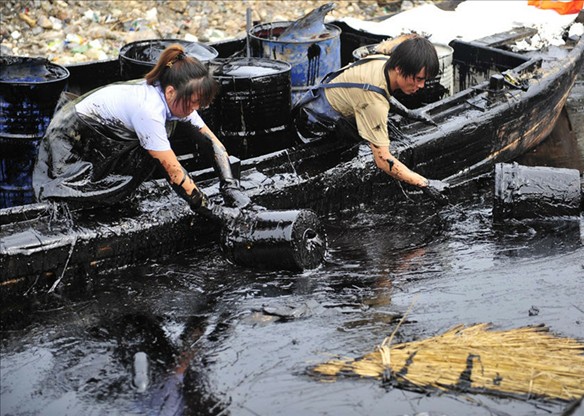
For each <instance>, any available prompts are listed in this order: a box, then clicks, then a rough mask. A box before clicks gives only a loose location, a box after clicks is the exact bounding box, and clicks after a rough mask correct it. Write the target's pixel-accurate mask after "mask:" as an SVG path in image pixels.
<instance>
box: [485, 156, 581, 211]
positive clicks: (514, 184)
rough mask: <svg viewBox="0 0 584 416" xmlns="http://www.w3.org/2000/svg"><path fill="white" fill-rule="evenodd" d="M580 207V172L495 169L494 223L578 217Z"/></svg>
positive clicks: (513, 165)
mask: <svg viewBox="0 0 584 416" xmlns="http://www.w3.org/2000/svg"><path fill="white" fill-rule="evenodd" d="M581 204H582V179H581V178H580V172H579V171H578V170H577V169H566V168H551V167H546V166H522V165H519V164H517V163H498V164H497V165H495V193H494V204H493V218H494V219H495V220H504V219H519V220H521V219H530V218H533V219H536V218H551V217H571V216H579V215H580V212H581V209H582V207H581Z"/></svg>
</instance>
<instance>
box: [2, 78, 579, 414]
mask: <svg viewBox="0 0 584 416" xmlns="http://www.w3.org/2000/svg"><path fill="white" fill-rule="evenodd" d="M579 87H581V86H579ZM577 91H578V90H577ZM579 91H580V92H582V91H581V89H580V90H579ZM574 97H575V98H574ZM583 97H584V94H581V95H578V94H576V95H574V94H573V97H572V98H571V100H572V101H571V102H570V106H569V110H570V111H569V112H570V119H568V118H567V117H563V118H562V120H563V121H562V120H560V123H559V127H558V128H557V129H556V131H554V134H552V136H551V137H550V138H549V140H548V141H546V143H545V144H544V145H542V146H541V147H540V148H538V149H537V151H535V152H532V153H530V154H529V155H526V156H525V157H524V158H522V160H521V163H524V164H533V165H549V166H564V167H572V168H578V169H580V170H581V171H583V170H584V162H583V160H584V121H583V120H582V113H583V111H582V109H583V108H584V98H583ZM564 116H565V115H564ZM569 121H571V123H572V128H573V131H570V130H569V127H570V125H569ZM562 122H563V123H564V124H563V125H560V124H561V123H562ZM413 197H415V195H414V196H413ZM492 197H493V196H492V180H491V179H489V178H484V179H483V180H481V181H477V182H476V183H473V184H472V185H470V186H469V187H468V189H465V190H464V192H463V195H459V197H458V198H456V200H455V201H454V204H452V205H450V206H447V207H443V208H435V207H433V206H431V205H425V204H423V203H419V202H417V203H412V204H409V205H407V206H404V207H397V208H396V209H392V210H389V209H387V205H385V204H379V205H376V206H363V207H361V208H360V209H359V210H358V211H357V212H352V213H341V214H338V215H337V216H336V217H330V218H328V219H327V221H326V224H327V231H328V237H329V247H330V250H329V253H328V256H327V261H326V264H324V265H323V266H321V267H320V268H318V269H317V270H313V271H308V272H305V273H302V274H289V273H276V272H258V271H253V270H245V269H242V268H239V267H236V266H232V265H230V264H227V263H226V262H225V260H224V259H223V257H222V256H221V254H220V253H219V252H218V248H217V246H216V245H209V246H208V247H204V248H202V249H200V250H197V251H196V252H195V251H193V252H187V253H183V254H180V255H177V256H176V257H170V258H165V259H158V260H157V261H156V262H154V261H152V262H150V263H148V264H144V265H140V266H139V267H132V268H127V269H124V270H120V271H117V272H115V273H111V274H109V275H107V276H103V277H101V278H99V279H94V280H92V281H91V282H88V284H87V286H86V287H85V288H84V290H76V291H73V292H72V293H68V291H63V293H61V294H60V295H58V296H57V295H51V296H48V295H46V296H45V295H43V296H39V297H38V298H36V299H32V300H30V301H28V302H25V303H20V304H17V305H3V306H2V359H1V367H0V370H1V386H0V389H1V401H0V404H1V413H2V415H80V414H84V415H117V414H119V415H133V414H136V415H138V414H147V415H155V414H163V415H174V414H177V415H179V414H185V415H208V414H213V415H214V414H217V415H219V414H222V415H244V416H247V415H422V414H423V415H493V414H497V415H550V414H561V413H562V411H563V409H565V408H566V406H567V403H558V402H545V401H542V400H536V399H528V398H509V397H495V396H490V395H486V394H470V393H467V392H458V393H455V392H448V393H444V392H437V391H432V390H427V391H417V392H416V391H409V390H405V389H401V388H397V387H383V386H382V384H381V382H380V381H378V380H369V379H356V378H345V379H343V378H340V379H338V380H337V381H335V382H328V383H325V382H322V381H318V380H316V379H314V378H312V377H311V376H309V375H308V374H307V372H306V369H307V367H308V366H310V365H313V364H317V363H321V362H324V361H327V360H328V359H330V358H332V357H336V356H345V357H358V356H361V355H363V354H364V353H366V352H369V351H370V350H372V349H373V348H374V347H375V345H378V344H379V343H381V342H382V340H383V339H384V338H385V337H387V336H388V335H390V334H391V333H392V332H393V331H394V330H395V328H396V326H397V325H398V322H399V321H400V319H401V317H403V316H404V315H406V318H405V320H404V322H403V323H402V324H401V325H400V326H399V329H398V331H397V333H396V337H395V339H394V342H396V343H397V342H404V341H410V340H416V339H423V338H428V337H432V336H434V335H438V334H439V333H442V332H443V331H445V330H447V329H449V328H451V327H452V326H454V325H457V324H474V323H479V322H491V323H493V325H494V326H495V328H498V329H512V328H517V327H521V326H525V325H537V324H545V325H547V326H549V327H550V329H551V330H552V331H553V333H555V334H557V335H559V336H565V337H576V338H580V339H584V300H583V299H584V245H583V241H584V231H583V230H584V221H583V219H582V216H581V217H580V218H574V219H565V220H562V221H559V220H554V221H551V220H549V221H537V222H535V221H531V222H515V223H513V222H510V223H507V224H503V225H500V224H495V223H493V220H492V216H491V207H492ZM417 201H420V199H419V198H418V199H417ZM138 352H142V353H145V354H146V355H147V356H148V363H149V366H148V368H145V367H140V368H138V371H146V374H147V377H146V379H145V380H146V386H145V391H143V392H140V391H139V389H137V388H136V387H135V386H133V378H134V373H135V372H136V369H135V365H134V357H135V355H136V353H138ZM142 383H144V379H143V380H142ZM142 387H144V384H142Z"/></svg>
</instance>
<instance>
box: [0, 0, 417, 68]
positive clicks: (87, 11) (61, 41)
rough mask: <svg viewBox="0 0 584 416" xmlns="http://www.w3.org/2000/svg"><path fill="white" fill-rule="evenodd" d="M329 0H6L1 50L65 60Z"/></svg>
mask: <svg viewBox="0 0 584 416" xmlns="http://www.w3.org/2000/svg"><path fill="white" fill-rule="evenodd" d="M326 3H327V2H326V1H292V0H290V1H278V0H276V1H260V0H242V1H196V2H192V1H179V0H175V1H168V2H160V1H79V0H78V1H67V0H55V1H50V2H49V1H42V0H32V1H10V0H9V1H4V2H2V4H1V5H0V16H1V19H2V20H1V22H0V23H1V24H0V39H1V43H0V54H1V55H18V56H34V57H36V56H42V57H45V58H48V59H49V60H50V61H52V62H54V63H57V64H61V65H69V64H75V63H81V62H91V61H99V60H107V59H115V58H117V56H118V53H119V49H120V48H121V47H122V46H123V45H125V44H127V43H130V42H134V41H138V40H144V39H160V38H164V39H183V40H188V41H195V42H204V43H207V42H215V41H219V40H222V39H225V38H230V37H235V36H239V35H242V36H243V35H245V27H246V9H247V8H248V7H250V8H251V9H252V12H253V13H252V20H253V23H254V24H259V23H267V22H272V21H290V20H296V19H298V18H299V17H300V16H302V15H304V14H305V13H307V12H308V11H310V10H312V9H314V8H315V7H316V6H317V5H319V4H326ZM414 3H421V2H411V1H401V0H355V1H337V2H335V4H336V8H335V10H334V11H333V12H331V13H330V15H329V16H328V18H329V19H330V20H334V19H339V18H343V17H345V16H351V17H354V18H357V19H363V20H368V19H371V18H373V17H376V16H383V15H386V14H387V13H389V12H391V11H395V8H396V7H399V8H402V7H404V8H409V7H412V6H413V5H414Z"/></svg>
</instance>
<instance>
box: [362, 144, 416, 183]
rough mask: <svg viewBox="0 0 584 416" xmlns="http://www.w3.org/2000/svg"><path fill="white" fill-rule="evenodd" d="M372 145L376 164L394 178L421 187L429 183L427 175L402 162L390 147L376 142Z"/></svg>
mask: <svg viewBox="0 0 584 416" xmlns="http://www.w3.org/2000/svg"><path fill="white" fill-rule="evenodd" d="M370 147H371V151H372V152H373V159H374V160H375V164H376V166H377V167H378V168H379V169H381V170H383V171H384V172H385V173H387V174H388V175H389V176H391V177H392V178H395V179H397V180H399V181H402V182H405V183H407V184H410V185H413V186H417V187H420V188H423V187H425V186H427V185H428V180H427V179H426V178H425V177H423V176H422V175H420V174H418V173H416V172H414V171H412V170H411V169H409V168H408V167H407V166H406V165H404V164H403V163H402V162H400V161H399V160H398V159H397V158H396V157H394V156H393V155H392V154H391V153H390V152H389V149H388V148H386V147H380V146H376V145H374V144H371V145H370Z"/></svg>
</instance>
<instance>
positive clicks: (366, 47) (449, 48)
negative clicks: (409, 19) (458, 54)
mask: <svg viewBox="0 0 584 416" xmlns="http://www.w3.org/2000/svg"><path fill="white" fill-rule="evenodd" d="M380 43H381V42H377V43H368V44H367V45H361V46H359V47H357V48H355V49H353V51H352V52H351V55H352V56H353V58H356V59H363V58H365V57H367V56H369V55H375V54H374V53H373V52H371V53H369V54H367V55H364V56H361V57H358V56H356V55H355V54H356V52H357V51H360V50H368V51H369V49H371V48H373V47H375V46H377V45H379V44H380ZM432 45H434V48H436V49H438V48H443V49H445V50H447V51H448V53H447V54H444V55H442V56H440V54H438V51H436V53H437V54H438V59H441V58H444V57H447V56H451V55H452V54H453V53H454V48H453V47H452V46H450V45H447V44H445V43H434V42H432ZM377 55H386V54H383V53H381V52H379V53H377ZM386 56H389V55H386Z"/></svg>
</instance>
